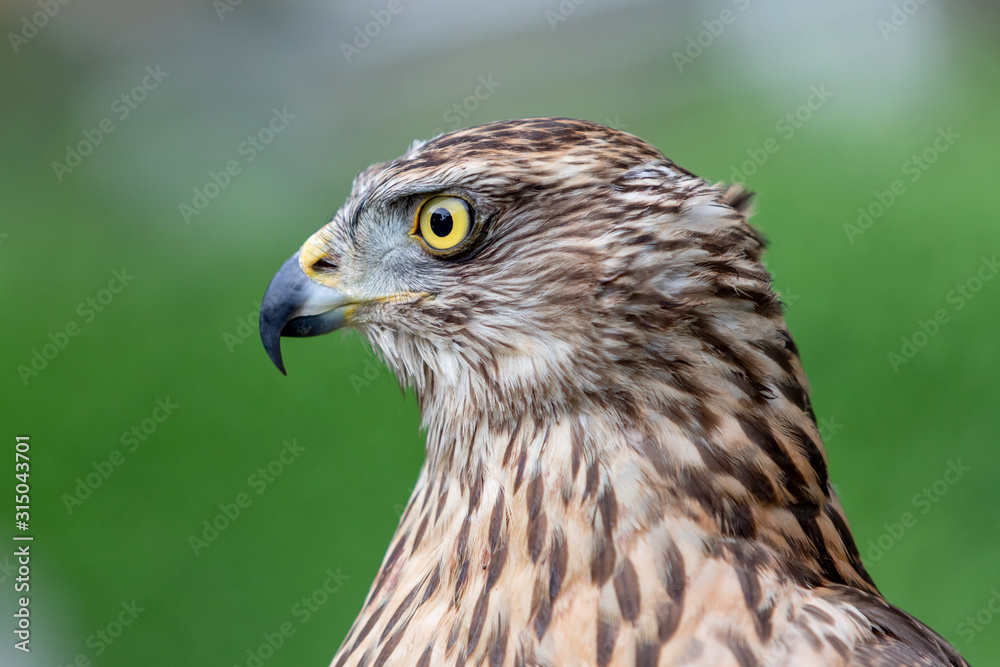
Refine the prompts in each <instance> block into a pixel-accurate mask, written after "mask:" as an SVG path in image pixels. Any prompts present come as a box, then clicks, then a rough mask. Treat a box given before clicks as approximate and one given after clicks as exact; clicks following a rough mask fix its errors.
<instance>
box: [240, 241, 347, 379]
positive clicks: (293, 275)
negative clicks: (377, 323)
mask: <svg viewBox="0 0 1000 667" xmlns="http://www.w3.org/2000/svg"><path fill="white" fill-rule="evenodd" d="M300 254H301V250H300V251H299V252H296V253H295V254H294V255H292V256H291V257H289V258H288V259H287V260H286V261H285V263H284V264H282V266H281V269H280V270H279V271H278V273H276V274H275V275H274V278H272V279H271V284H270V285H268V286H267V292H265V293H264V300H263V302H262V303H261V307H260V339H261V341H262V342H263V343H264V350H265V351H266V352H267V356H268V357H270V358H271V361H272V362H274V365H275V366H277V367H278V370H279V371H281V372H282V373H283V374H287V373H285V365H284V364H283V363H282V361H281V337H282V336H288V337H292V338H305V337H308V336H319V335H321V334H325V333H329V332H331V331H334V330H336V329H340V328H341V327H343V326H345V325H346V324H347V319H348V313H347V310H348V309H349V307H350V306H351V305H352V304H354V303H356V302H355V301H354V300H352V299H351V298H349V297H348V296H347V295H345V294H344V293H343V292H341V291H339V290H336V289H334V288H332V287H327V286H326V285H322V284H320V283H318V282H316V281H315V280H313V279H312V278H310V277H309V276H307V275H306V274H305V273H304V272H303V271H302V267H301V266H300V265H299V255H300Z"/></svg>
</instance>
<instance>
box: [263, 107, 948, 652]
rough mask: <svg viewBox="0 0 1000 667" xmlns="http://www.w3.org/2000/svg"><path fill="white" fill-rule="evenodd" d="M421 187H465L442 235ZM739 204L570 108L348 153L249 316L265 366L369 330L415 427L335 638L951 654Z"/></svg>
mask: <svg viewBox="0 0 1000 667" xmlns="http://www.w3.org/2000/svg"><path fill="white" fill-rule="evenodd" d="M435 195H451V196H454V197H458V198H460V199H462V200H463V201H465V202H466V203H467V204H468V206H469V207H470V209H471V210H472V212H473V213H472V216H473V218H474V225H473V227H474V231H473V232H472V234H473V235H472V236H469V237H468V238H469V241H468V243H469V245H468V247H466V248H465V249H464V250H463V251H462V252H461V253H459V254H458V255H455V256H452V257H439V256H437V255H436V254H434V252H432V251H431V250H432V249H430V248H429V247H428V245H427V243H426V241H427V239H426V237H423V238H424V240H423V241H422V240H421V237H420V234H419V233H418V232H415V231H414V227H415V224H414V220H415V216H419V213H418V211H420V210H421V205H422V203H423V202H424V201H425V200H427V198H428V197H431V196H435ZM748 207H749V195H748V194H747V193H745V192H744V191H742V190H740V189H739V188H736V187H725V186H718V185H712V184H709V183H707V182H706V181H704V180H702V179H700V178H698V177H697V176H695V175H693V174H692V173H690V172H688V171H686V170H684V169H682V168H680V167H678V166H677V165H675V164H674V163H672V162H671V161H670V160H668V159H667V158H665V157H664V156H663V155H662V154H660V153H659V152H658V151H657V150H656V149H654V148H653V147H652V146H650V145H649V144H646V143H645V142H643V141H641V140H639V139H637V138H636V137H634V136H631V135H628V134H625V133H622V132H618V131H615V130H612V129H609V128H607V127H602V126H600V125H596V124H593V123H588V122H583V121H576V120H567V119H534V120H522V121H509V122H501V123H493V124H490V125H485V126H482V127H477V128H472V129H469V130H462V131H459V132H454V133H452V134H448V135H445V136H442V137H439V138H436V139H434V140H431V141H429V142H426V143H417V144H415V145H414V146H413V147H412V148H411V149H410V150H409V151H408V152H407V153H406V154H405V155H404V156H402V157H401V158H399V159H397V160H394V161H392V162H388V163H384V164H378V165H375V166H373V167H371V168H369V169H368V170H366V171H365V172H363V173H362V174H361V175H360V176H358V178H357V179H356V180H355V183H354V187H353V190H352V192H351V195H350V197H349V198H348V201H347V203H346V204H345V205H344V207H343V208H342V209H341V210H340V211H339V212H338V213H337V214H336V216H335V217H334V219H333V221H332V222H330V224H328V225H327V226H326V227H324V228H323V229H321V230H320V231H319V232H317V233H316V234H315V235H314V236H313V237H312V238H311V239H309V241H308V242H306V244H305V245H304V246H303V248H302V250H301V251H300V252H299V253H297V254H296V256H295V257H293V258H292V260H290V261H289V262H288V263H286V265H285V267H284V268H282V270H281V272H279V274H278V276H277V277H276V278H275V281H274V282H273V283H272V286H271V287H270V288H269V291H268V294H267V295H266V297H265V302H264V307H263V311H262V317H261V332H262V336H263V338H264V342H265V346H266V347H267V349H268V351H269V353H271V354H272V358H274V359H275V361H276V362H277V363H278V364H279V366H280V352H279V351H278V347H277V345H278V336H279V334H282V333H283V334H284V335H292V336H304V335H314V334H317V333H323V332H325V331H328V330H331V329H333V328H338V327H340V326H345V325H349V326H353V327H356V328H357V329H359V330H360V331H361V332H363V333H364V335H366V336H367V337H368V339H369V340H370V341H371V343H372V344H373V345H374V347H375V348H376V349H377V350H378V351H379V352H380V354H381V355H382V357H383V358H384V359H385V361H386V362H387V363H388V364H389V366H390V367H392V368H393V370H395V372H396V373H397V374H398V375H399V377H400V379H401V381H402V382H404V383H406V384H409V385H412V386H413V387H414V388H415V390H416V394H417V396H418V398H419V402H420V407H421V411H422V415H423V426H424V428H425V429H426V430H427V460H426V462H425V464H424V467H423V469H422V470H421V472H420V476H419V479H418V480H417V484H416V488H415V489H414V491H413V495H412V497H411V499H410V502H409V504H408V506H407V508H406V510H405V513H404V514H403V517H402V520H401V521H400V525H399V528H398V530H397V532H396V535H395V536H394V537H393V540H392V544H391V545H390V547H389V550H388V554H387V555H386V558H385V561H384V562H383V564H382V568H381V570H380V571H379V574H378V576H377V578H376V580H375V582H374V584H373V586H372V589H371V592H370V594H369V596H368V599H367V601H366V602H365V605H364V607H363V609H362V610H361V612H360V614H359V616H358V618H357V620H356V621H355V623H354V626H353V627H352V628H351V630H350V632H349V634H348V635H347V637H346V639H345V640H344V642H343V645H342V646H341V648H340V650H339V651H338V653H337V655H336V657H335V658H334V660H333V664H334V665H336V666H338V667H339V666H341V665H351V666H354V665H369V666H374V667H378V666H381V665H466V664H467V665H490V666H491V667H492V666H496V665H509V664H513V665H596V666H601V667H603V666H605V665H641V666H647V665H711V666H713V667H720V666H728V665H732V666H734V667H750V666H752V665H761V666H763V665H775V666H777V665H796V666H806V667H808V666H813V665H843V666H847V665H866V666H884V667H889V666H901V665H926V666H931V665H934V666H946V665H953V666H958V665H965V664H966V663H965V662H964V661H963V660H962V658H961V657H960V656H959V655H958V653H957V652H956V651H955V650H954V649H953V648H952V647H950V646H949V645H948V644H947V643H946V642H945V641H944V640H943V639H941V638H940V637H939V636H938V635H936V634H935V633H934V632H933V631H931V630H930V629H928V628H927V627H926V626H924V625H922V624H921V623H920V622H919V621H917V620H915V619H914V618H912V617H911V616H909V615H907V614H906V613H904V612H902V611H900V610H899V609H896V608H895V607H892V606H891V605H889V604H888V603H886V602H885V601H884V600H883V598H882V597H881V595H880V594H879V592H878V590H877V589H876V588H875V585H874V583H873V582H872V580H871V577H869V575H868V573H867V572H866V571H865V568H864V565H863V564H862V562H861V558H860V556H859V555H858V550H857V548H856V547H855V544H854V539H853V537H852V536H851V531H850V529H849V527H848V524H847V520H846V518H845V517H844V513H843V511H842V509H841V507H840V504H839V502H838V500H837V497H836V495H835V494H834V491H833V489H832V487H831V485H830V480H829V478H828V475H827V464H826V455H825V451H824V447H823V444H822V441H821V439H820V436H819V433H818V431H817V428H816V423H815V419H814V416H813V412H812V408H811V406H810V402H809V386H808V382H807V380H806V376H805V373H804V372H803V370H802V365H801V363H800V361H799V357H798V353H797V350H796V348H795V344H794V343H793V341H792V337H791V335H790V334H789V333H788V330H787V328H786V326H785V322H784V319H783V317H782V310H781V305H780V303H779V301H778V298H777V296H776V295H775V293H774V292H773V291H772V289H771V281H770V276H769V274H768V272H767V271H766V270H765V268H764V267H763V265H762V264H761V261H760V256H761V252H762V249H763V242H762V239H761V237H760V236H759V235H758V233H757V232H756V231H755V230H754V229H753V228H752V227H751V226H749V225H748V224H747V221H746V217H747V214H748ZM442 215H443V213H442ZM441 220H444V218H441ZM435 224H437V223H435ZM417 227H418V230H419V229H421V228H419V225H418V226H417ZM447 229H451V228H450V227H449V228H447Z"/></svg>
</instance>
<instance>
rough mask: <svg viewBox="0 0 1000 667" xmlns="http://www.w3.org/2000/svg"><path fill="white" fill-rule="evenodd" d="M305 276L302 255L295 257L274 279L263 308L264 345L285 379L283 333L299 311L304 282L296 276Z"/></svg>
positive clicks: (287, 261)
mask: <svg viewBox="0 0 1000 667" xmlns="http://www.w3.org/2000/svg"><path fill="white" fill-rule="evenodd" d="M301 273H302V270H301V269H300V268H299V253H295V254H294V255H292V256H291V257H289V258H288V259H286V260H285V263H284V264H282V265H281V269H279V270H278V272H277V273H276V274H274V277H273V278H271V282H270V284H269V285H268V286H267V291H266V292H264V299H263V300H262V301H261V304H260V341H261V343H263V344H264V351H265V352H267V356H268V358H269V359H270V360H271V363H273V364H274V365H275V366H277V367H278V370H279V371H281V374H282V375H288V372H287V371H285V364H284V362H283V361H282V360H281V332H282V330H283V329H284V328H285V325H286V324H287V323H288V321H289V320H291V319H292V318H293V317H294V316H295V311H296V310H297V308H298V303H297V301H298V299H295V298H294V297H295V296H296V295H297V294H298V293H299V292H300V291H301V289H299V288H297V284H298V283H299V282H301V278H299V276H298V275H296V274H301ZM302 277H303V278H304V277H305V276H302Z"/></svg>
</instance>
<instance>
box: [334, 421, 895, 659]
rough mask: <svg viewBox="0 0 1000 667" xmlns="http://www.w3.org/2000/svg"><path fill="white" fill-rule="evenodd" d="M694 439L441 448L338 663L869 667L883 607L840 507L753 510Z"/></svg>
mask: <svg viewBox="0 0 1000 667" xmlns="http://www.w3.org/2000/svg"><path fill="white" fill-rule="evenodd" d="M724 428H731V429H732V437H733V438H734V439H743V440H745V441H747V444H748V445H751V444H754V443H751V441H750V437H751V436H749V435H748V434H747V433H746V432H745V430H744V427H742V426H740V425H739V424H738V423H736V421H735V420H734V422H733V423H732V424H728V423H727V424H725V425H724ZM680 431H681V429H677V428H674V429H670V428H669V423H668V422H664V423H663V428H662V429H660V430H659V432H658V433H655V434H651V433H650V432H649V431H648V426H645V425H644V426H643V427H636V428H631V429H629V428H622V426H621V425H620V424H611V423H606V422H604V423H602V422H601V420H600V419H598V418H595V417H586V416H576V417H575V418H573V419H566V420H563V421H561V422H560V423H557V424H554V425H551V426H549V427H545V426H541V425H537V424H522V425H520V426H519V427H518V428H516V429H513V430H512V431H511V432H506V433H498V432H492V431H490V430H489V429H488V428H486V427H485V426H483V427H482V428H481V429H479V430H477V431H476V432H475V435H473V436H472V441H471V442H463V443H459V442H451V443H442V446H441V447H440V449H439V450H436V451H439V452H440V456H432V457H430V458H429V459H428V462H427V463H426V464H425V466H424V468H423V470H422V472H421V474H420V478H419V481H418V483H417V486H416V489H415V491H414V493H413V496H412V498H411V500H410V502H409V504H408V506H407V508H406V511H405V514H404V516H403V519H402V522H401V523H400V526H399V529H398V530H397V533H396V535H395V537H394V538H393V541H392V545H391V546H390V549H389V552H388V554H387V556H386V559H385V561H384V563H383V565H382V568H381V570H380V572H379V574H378V576H377V578H376V580H375V582H374V584H373V587H372V590H371V592H370V594H369V598H368V600H367V601H366V603H365V606H364V609H363V610H362V612H361V614H360V615H359V617H358V619H357V620H356V622H355V624H354V627H353V628H352V629H351V631H350V633H349V634H348V636H347V638H346V639H345V641H344V643H343V646H342V647H341V649H340V651H339V653H338V654H337V656H336V657H335V659H334V661H333V664H334V665H337V666H340V665H374V666H380V665H413V664H416V665H439V664H448V665H465V664H468V665H490V666H491V667H493V666H496V665H598V666H604V665H713V666H724V665H733V666H734V667H747V666H749V665H765V664H766V665H786V664H787V665H806V666H808V665H848V664H854V663H851V662H850V661H849V659H848V656H849V652H850V648H849V647H853V646H855V645H856V644H859V643H863V642H864V641H865V640H866V638H868V637H870V636H871V623H870V622H869V620H868V619H867V618H866V617H865V615H864V613H863V612H862V611H859V609H858V607H859V606H860V607H862V608H863V607H865V606H870V605H871V604H874V603H879V602H881V601H880V598H877V597H876V596H875V595H872V592H874V587H873V586H872V585H871V584H870V582H869V580H868V579H867V574H865V573H864V570H863V569H860V570H859V569H857V568H859V567H860V561H858V560H857V553H856V550H855V549H854V545H853V542H852V541H849V540H850V535H849V533H846V534H845V533H844V532H843V531H846V523H845V522H844V520H843V517H842V514H841V511H840V508H839V506H838V505H837V503H836V501H835V500H833V499H828V500H827V502H826V504H825V506H823V507H820V508H819V510H818V511H816V512H814V513H813V516H812V517H811V518H810V519H809V520H804V519H803V518H802V516H796V515H795V510H794V509H788V508H787V507H781V506H779V505H777V504H776V505H775V506H773V507H764V506H759V504H755V505H751V502H750V500H751V498H752V495H753V491H752V490H750V489H749V488H748V487H747V486H746V485H745V482H746V480H743V481H740V480H739V479H738V478H737V477H733V476H727V475H723V476H721V477H722V478H725V477H728V478H729V488H722V486H720V485H719V484H720V483H719V482H718V481H713V480H719V478H720V476H719V475H717V474H716V473H715V472H714V471H712V470H710V469H709V468H708V467H707V466H706V465H705V464H704V459H703V458H702V454H700V453H699V451H698V446H697V445H696V444H695V443H694V442H692V441H691V440H690V439H687V438H685V437H684V436H681V435H679V432H680ZM755 437H759V436H755ZM763 437H774V436H773V434H767V435H766V436H763ZM598 444H599V446H598ZM775 444H776V446H777V447H781V446H782V445H778V444H777V443H775ZM498 445H500V446H499V447H498ZM501 447H502V451H501ZM668 450H669V451H671V452H673V453H674V454H673V456H672V457H671V460H668V458H667V457H666V456H665V455H664V454H663V452H665V451H668ZM474 452H479V453H481V455H475V454H473V453H474ZM685 452H687V456H688V458H689V462H688V464H679V463H678V461H681V460H683V459H684V458H685V456H686V455H685ZM799 463H801V462H800V461H794V460H793V461H791V465H793V466H797V465H798V464H799ZM761 465H763V463H761ZM734 472H735V471H734ZM725 483H726V482H725V480H724V479H723V481H722V484H725ZM702 494H712V495H713V496H714V497H704V496H703V495H702ZM741 496H742V497H744V500H743V501H742V504H741V501H740V498H741ZM775 500H777V499H775ZM740 512H747V515H746V516H744V517H741V518H737V515H738V514H739V513H740ZM741 521H742V522H743V523H745V524H746V525H744V526H739V525H738V524H739V522H741ZM845 538H846V540H847V542H845ZM831 568H832V569H831ZM824 570H828V571H826V572H824ZM830 577H835V578H836V580H839V582H840V583H839V584H838V581H830ZM821 583H822V584H826V587H824V588H822V589H815V590H814V589H813V588H812V587H813V586H818V585H820V584H821ZM830 584H833V586H832V587H831V586H830ZM881 604H883V605H884V603H881ZM885 606H886V607H887V605H885Z"/></svg>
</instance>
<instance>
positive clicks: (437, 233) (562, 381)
mask: <svg viewBox="0 0 1000 667" xmlns="http://www.w3.org/2000/svg"><path fill="white" fill-rule="evenodd" d="M748 200H749V197H747V196H745V195H744V193H743V192H742V191H737V190H734V189H727V188H724V187H718V186H713V185H711V184H709V183H707V182H705V181H703V180H702V179H700V178H698V177H696V176H694V175H693V174H691V173H690V172H688V171H686V170H684V169H682V168H680V167H678V166H677V165H675V164H674V163H672V162H671V161H670V160H668V159H667V158H665V157H664V156H663V155H662V154H661V153H660V152H659V151H657V150H656V149H655V148H653V147H652V146H651V145H649V144H647V143H645V142H643V141H642V140H640V139H638V138H636V137H634V136H632V135H629V134H626V133H624V132H620V131H616V130H613V129H611V128H608V127H604V126H601V125H597V124H594V123H589V122H584V121H578V120H569V119H551V118H542V119H531V120H519V121H506V122H498V123H492V124H489V125H484V126H480V127H475V128H471V129H467V130H461V131H458V132H453V133H451V134H446V135H443V136H440V137H438V138H435V139H433V140H431V141H428V142H423V143H420V142H418V143H415V144H414V145H413V146H412V147H411V148H410V150H409V151H407V152H406V153H405V154H404V155H403V156H402V157H400V158H398V159H396V160H393V161H391V162H386V163H382V164H376V165H373V166H372V167H370V168H368V169H367V170H365V171H364V172H363V173H361V174H360V175H359V176H358V177H357V178H356V179H355V181H354V184H353V188H352V191H351V194H350V196H349V197H348V199H347V202H346V203H345V204H344V206H343V207H342V208H341V209H340V210H339V211H338V212H337V213H336V215H335V216H334V217H333V220H332V221H331V222H330V223H329V224H327V225H326V226H324V227H323V228H322V229H320V230H319V231H317V232H316V233H315V234H313V236H312V237H310V238H309V239H308V240H307V241H306V242H305V243H304V244H303V245H302V247H301V248H300V250H299V251H298V252H296V253H295V254H294V255H293V256H292V257H291V258H290V259H289V260H287V261H286V262H285V264H284V266H283V267H282V268H281V270H280V271H279V272H278V273H277V275H276V276H275V277H274V279H273V280H272V282H271V284H270V286H269V287H268V290H267V293H266V295H265V297H264V300H263V305H262V309H261V318H260V331H261V337H262V340H263V343H264V347H265V349H266V350H267V353H268V355H269V356H270V358H271V360H272V361H273V362H274V363H275V364H276V365H277V366H278V368H279V369H281V370H282V372H284V367H283V364H282V359H281V351H280V338H281V337H282V336H286V337H287V336H291V337H301V336H313V335H318V334H322V333H326V332H329V331H333V330H335V329H339V328H342V327H351V328H356V329H358V330H360V331H361V332H363V334H364V335H366V336H367V338H368V339H369V340H370V341H371V343H372V344H373V346H374V347H375V348H376V349H377V350H378V351H379V352H380V353H381V355H382V356H383V358H384V359H385V360H386V361H387V362H388V364H389V365H390V366H391V367H392V368H393V369H394V370H395V371H396V373H397V375H398V376H399V377H400V379H401V381H402V382H404V383H407V384H410V385H413V386H414V387H415V388H416V391H417V394H418V396H420V397H421V402H422V404H426V402H427V401H428V400H437V399H440V398H441V397H442V396H445V395H447V396H448V397H450V400H451V401H452V402H453V404H452V407H451V410H450V412H452V413H462V412H463V411H477V412H483V411H485V412H488V413H490V414H491V417H492V418H493V419H498V420H509V419H516V418H517V416H518V415H519V414H522V413H524V412H529V413H532V414H535V415H539V416H545V415H547V414H552V413H558V412H561V411H563V410H564V409H565V408H567V407H571V406H573V405H579V404H581V403H586V402H592V401H602V402H604V403H607V402H608V401H609V400H610V401H620V402H621V405H617V406H610V407H611V408H613V409H616V410H625V411H627V410H628V409H629V407H628V403H629V400H630V393H631V392H632V391H633V388H634V387H636V386H637V385H638V382H637V379H638V378H639V377H640V376H641V375H642V374H644V373H645V374H649V373H654V374H664V373H666V374H673V375H678V374H680V375H683V370H684V368H685V367H686V366H690V365H692V364H696V363H701V362H699V359H702V358H704V359H703V361H704V362H705V363H711V360H710V359H709V357H711V356H712V350H711V349H710V348H712V346H718V345H729V344H728V343H725V342H723V341H725V340H726V339H728V338H731V337H733V336H735V337H737V338H739V339H747V338H755V337H766V338H769V339H770V340H769V342H766V344H767V345H778V346H779V347H780V345H781V341H780V340H777V339H776V338H775V337H776V336H777V335H778V334H777V333H775V332H774V331H771V330H770V329H768V331H766V332H765V331H763V327H762V324H761V322H760V321H758V320H762V319H764V320H767V319H773V318H774V316H775V315H776V314H777V317H778V319H779V320H780V310H779V308H778V306H777V300H776V298H775V297H774V294H773V293H772V292H771V291H770V288H769V276H768V274H767V272H766V271H765V270H764V269H763V267H762V266H761V265H760V263H759V256H760V252H761V249H762V243H761V240H760V238H759V236H758V235H757V234H756V232H755V231H754V230H753V229H752V228H751V227H750V226H749V225H748V224H747V223H746V219H745V208H746V203H747V201H748ZM737 356H738V355H737ZM693 375H694V374H693V373H692V376H693ZM685 381H686V380H684V379H683V378H680V377H679V375H678V379H676V381H675V382H673V384H674V385H676V384H678V383H682V382H685ZM609 397H610V398H609ZM454 401H458V402H459V403H458V404H455V403H454ZM605 407H609V406H605ZM425 418H426V411H425Z"/></svg>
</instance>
